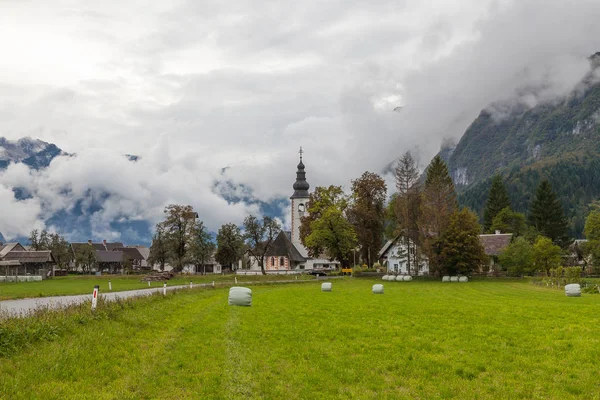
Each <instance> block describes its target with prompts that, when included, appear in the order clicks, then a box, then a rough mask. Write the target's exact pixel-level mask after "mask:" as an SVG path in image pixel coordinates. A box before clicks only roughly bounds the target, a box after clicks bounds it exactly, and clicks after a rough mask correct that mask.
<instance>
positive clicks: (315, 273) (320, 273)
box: [306, 269, 327, 276]
mask: <svg viewBox="0 0 600 400" xmlns="http://www.w3.org/2000/svg"><path fill="white" fill-rule="evenodd" d="M306 273H307V274H308V275H313V276H326V275H327V271H324V270H322V269H311V270H308V271H307V272H306Z"/></svg>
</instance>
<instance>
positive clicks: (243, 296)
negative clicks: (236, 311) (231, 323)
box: [229, 286, 252, 306]
mask: <svg viewBox="0 0 600 400" xmlns="http://www.w3.org/2000/svg"><path fill="white" fill-rule="evenodd" d="M229 305H230V306H251V305H252V290H250V289H249V288H247V287H240V286H233V287H232V288H231V289H229Z"/></svg>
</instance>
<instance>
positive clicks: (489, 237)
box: [479, 231, 513, 273]
mask: <svg viewBox="0 0 600 400" xmlns="http://www.w3.org/2000/svg"><path fill="white" fill-rule="evenodd" d="M512 237H513V234H512V233H500V231H496V233H492V234H485V235H479V240H480V242H481V245H482V246H483V250H484V252H485V254H486V255H487V256H488V257H489V260H490V261H489V264H488V265H487V266H485V265H482V266H481V269H480V271H479V272H488V273H493V272H494V270H495V269H496V268H495V266H496V264H497V263H498V256H499V255H500V254H501V253H502V252H503V251H504V250H506V248H507V247H508V246H509V245H510V242H511V241H512ZM485 269H487V271H485Z"/></svg>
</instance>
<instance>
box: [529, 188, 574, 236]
mask: <svg viewBox="0 0 600 400" xmlns="http://www.w3.org/2000/svg"><path fill="white" fill-rule="evenodd" d="M529 223H530V224H531V225H532V226H533V227H535V229H537V231H538V232H539V233H541V234H542V235H544V236H546V237H548V238H550V239H551V240H552V241H553V242H554V243H557V244H559V245H561V246H565V245H567V244H568V240H567V238H566V233H567V225H568V221H567V218H566V217H565V213H564V210H563V207H562V204H561V203H560V200H559V199H558V198H557V197H556V194H555V193H554V192H553V191H552V187H551V186H550V183H549V182H548V181H547V180H543V181H542V182H541V183H540V185H539V186H538V188H537V190H536V193H535V197H534V199H533V201H532V202H531V208H530V211H529Z"/></svg>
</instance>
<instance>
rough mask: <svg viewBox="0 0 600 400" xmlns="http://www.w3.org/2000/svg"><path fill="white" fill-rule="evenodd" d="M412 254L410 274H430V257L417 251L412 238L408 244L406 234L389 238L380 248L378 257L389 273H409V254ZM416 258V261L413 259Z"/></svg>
mask: <svg viewBox="0 0 600 400" xmlns="http://www.w3.org/2000/svg"><path fill="white" fill-rule="evenodd" d="M409 254H410V258H411V266H410V275H415V276H421V275H429V259H428V258H427V257H425V256H424V255H422V254H419V252H418V251H417V246H415V244H414V243H413V241H412V240H409V242H408V246H407V243H406V240H405V236H403V235H398V236H396V237H395V238H394V239H391V240H388V241H387V243H386V244H384V245H383V247H382V248H381V250H379V253H378V258H379V260H381V265H382V266H383V267H384V268H385V269H386V270H387V273H388V274H395V275H409V272H408V260H407V255H409ZM415 259H416V263H415V262H413V261H412V260H415Z"/></svg>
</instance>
